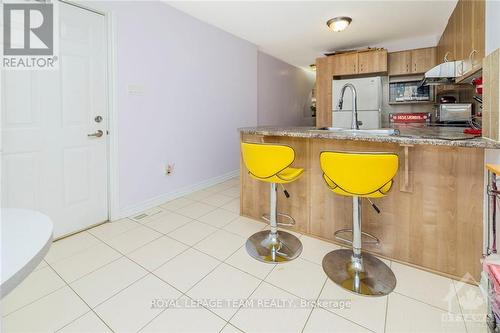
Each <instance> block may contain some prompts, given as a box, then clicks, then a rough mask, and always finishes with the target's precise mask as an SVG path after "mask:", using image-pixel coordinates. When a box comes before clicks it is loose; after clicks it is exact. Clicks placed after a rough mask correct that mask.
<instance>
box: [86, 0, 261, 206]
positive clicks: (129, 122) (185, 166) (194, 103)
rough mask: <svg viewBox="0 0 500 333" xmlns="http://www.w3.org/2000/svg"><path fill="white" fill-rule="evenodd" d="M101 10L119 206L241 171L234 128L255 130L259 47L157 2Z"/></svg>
mask: <svg viewBox="0 0 500 333" xmlns="http://www.w3.org/2000/svg"><path fill="white" fill-rule="evenodd" d="M95 4H96V3H94V5H95ZM99 7H100V8H103V9H107V10H111V11H112V15H113V17H114V20H115V23H116V43H117V52H116V53H117V88H116V89H117V104H118V105H117V109H118V126H119V133H118V135H119V193H120V195H119V196H120V197H119V206H120V209H121V210H122V211H127V212H130V211H131V210H133V207H134V206H138V205H139V206H140V205H141V204H143V203H144V202H148V201H149V202H152V201H154V199H155V198H161V197H166V195H168V194H169V193H175V192H177V191H179V190H182V189H186V188H188V187H190V186H193V185H195V184H199V183H202V182H204V181H207V180H210V179H212V178H214V177H218V176H221V175H225V174H227V173H230V172H232V171H235V170H237V169H239V136H238V133H237V128H238V127H243V126H255V125H256V124H257V112H256V110H257V48H256V46H255V45H253V44H251V43H249V42H247V41H244V40H242V39H239V38H237V37H235V36H233V35H231V34H229V33H226V32H224V31H222V30H219V29H217V28H215V27H213V26H210V25H208V24H205V23H202V22H201V21H198V20H197V19H195V18H192V17H191V16H188V15H186V14H184V13H182V12H180V11H178V10H176V9H174V8H172V7H170V6H168V5H166V4H164V3H161V2H143V1H140V2H139V1H137V2H132V1H129V2H121V1H120V2H100V3H99ZM130 85H136V86H140V87H142V89H143V93H142V94H141V95H133V94H129V86H130ZM166 163H175V171H174V173H173V174H172V175H171V176H165V174H164V168H165V165H166ZM131 207H132V208H131Z"/></svg>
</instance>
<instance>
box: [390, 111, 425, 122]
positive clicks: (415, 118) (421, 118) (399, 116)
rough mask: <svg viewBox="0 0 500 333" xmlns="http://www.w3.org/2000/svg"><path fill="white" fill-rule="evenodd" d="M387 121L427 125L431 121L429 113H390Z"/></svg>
mask: <svg viewBox="0 0 500 333" xmlns="http://www.w3.org/2000/svg"><path fill="white" fill-rule="evenodd" d="M389 121H390V122H391V123H396V124H401V123H428V122H430V121H431V117H430V114H429V113H425V112H418V113H391V114H389Z"/></svg>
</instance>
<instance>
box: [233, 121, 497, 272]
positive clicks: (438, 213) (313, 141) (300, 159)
mask: <svg viewBox="0 0 500 333" xmlns="http://www.w3.org/2000/svg"><path fill="white" fill-rule="evenodd" d="M240 136H241V140H242V141H245V142H263V143H277V144H285V145H289V146H291V147H292V148H293V149H294V150H295V153H296V157H295V161H294V163H293V165H292V166H295V167H301V168H304V169H305V170H306V171H305V173H304V175H303V176H302V177H301V178H300V179H299V180H298V181H295V182H293V183H291V184H287V186H286V187H287V190H288V192H289V193H290V195H291V196H290V198H288V199H287V198H286V197H285V196H284V195H283V194H282V192H281V191H279V194H278V211H282V212H284V213H287V214H290V215H292V216H293V217H294V218H295V220H296V225H295V226H294V227H291V228H292V229H293V230H296V231H298V232H301V233H304V234H308V235H311V236H314V237H318V238H321V239H324V240H327V241H330V242H334V243H337V242H338V241H337V240H336V239H335V237H334V232H335V231H336V230H339V229H343V228H350V227H351V224H352V200H351V198H349V197H342V196H338V195H335V194H334V193H332V192H331V191H330V190H329V189H328V187H327V186H326V184H325V183H324V180H323V177H322V171H321V168H320V164H319V155H320V153H321V152H322V151H353V152H357V151H359V152H370V151H376V152H392V153H396V154H398V156H399V171H398V174H397V175H396V177H395V179H394V180H395V181H394V185H393V188H392V190H391V192H390V193H389V194H388V195H387V196H386V197H384V198H380V199H375V200H374V201H375V203H376V205H377V206H378V207H379V208H380V210H381V212H380V214H379V213H377V212H376V211H375V210H374V209H373V208H372V207H371V205H370V204H369V203H368V202H367V201H366V200H363V203H362V204H363V223H362V230H363V231H365V232H368V233H371V234H374V235H375V236H376V237H378V238H379V239H380V244H378V245H372V244H366V245H363V246H364V249H365V250H367V251H370V252H372V253H375V254H379V255H381V256H384V257H387V258H389V259H392V260H396V261H400V262H404V263H408V264H412V265H415V266H418V267H421V268H424V269H428V270H430V271H433V272H437V273H440V274H442V275H446V276H450V277H453V278H462V277H464V276H465V275H466V274H467V273H469V274H471V275H472V277H473V278H475V279H478V278H479V274H480V271H481V265H480V261H479V260H480V258H481V255H482V250H483V192H484V149H485V148H493V149H496V148H500V144H498V143H496V142H493V141H490V140H487V139H482V138H472V137H471V136H468V135H464V134H463V133H462V131H461V130H460V129H456V128H442V127H436V128H432V127H430V128H427V127H426V128H412V127H406V128H401V129H400V133H399V134H398V135H390V136H387V135H376V134H366V133H362V132H361V133H359V132H358V133H353V132H349V131H326V130H318V129H315V128H312V127H311V128H308V127H253V128H242V129H240ZM268 212H269V189H268V186H267V184H266V183H263V182H260V181H257V180H255V179H253V178H251V177H250V176H249V175H248V171H247V169H246V168H245V166H244V164H243V163H241V214H242V215H244V216H248V217H251V218H255V219H260V218H261V216H262V214H265V213H268ZM339 244H342V243H339Z"/></svg>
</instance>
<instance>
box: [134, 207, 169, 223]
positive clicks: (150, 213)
mask: <svg viewBox="0 0 500 333" xmlns="http://www.w3.org/2000/svg"><path fill="white" fill-rule="evenodd" d="M161 212H163V209H161V208H158V207H155V208H151V209H148V210H146V211H144V212H142V213H140V214H137V215H136V216H133V217H131V219H132V220H134V221H136V222H140V221H142V220H144V219H145V218H146V217H151V216H153V215H156V214H160V213H161Z"/></svg>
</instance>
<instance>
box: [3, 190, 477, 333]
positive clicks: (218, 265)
mask: <svg viewBox="0 0 500 333" xmlns="http://www.w3.org/2000/svg"><path fill="white" fill-rule="evenodd" d="M231 187H232V186H231ZM231 187H228V188H226V189H225V190H228V189H230V188H231ZM225 190H220V191H225ZM220 191H216V192H214V193H213V194H217V193H219V192H220ZM228 197H229V196H228ZM234 199H236V198H234ZM234 199H232V200H234ZM189 200H191V201H193V202H201V203H204V204H206V205H210V206H212V205H211V204H208V203H205V202H202V201H199V200H195V199H191V198H189ZM157 207H161V205H160V206H157ZM212 207H215V208H214V209H213V210H210V211H208V212H206V213H204V214H203V215H201V216H200V217H198V218H191V217H187V216H186V217H187V218H189V219H190V221H189V222H186V223H185V224H183V225H182V226H179V227H177V228H175V229H173V230H171V231H170V232H169V233H167V234H164V233H162V232H159V231H157V230H155V229H153V228H151V227H149V226H148V225H147V224H148V223H149V222H150V221H145V222H136V221H133V220H131V219H130V218H127V219H128V220H131V221H133V222H134V223H136V226H134V227H133V228H131V229H129V230H126V231H124V232H120V233H118V234H116V235H114V236H113V237H110V238H109V239H108V240H103V239H101V238H99V237H98V236H96V235H94V234H92V233H91V232H89V231H88V230H87V231H84V232H88V234H89V235H90V236H91V237H93V238H95V239H96V240H97V241H98V242H99V243H97V244H94V245H92V246H89V247H86V248H85V249H82V250H79V251H77V252H75V253H73V254H72V255H71V256H69V257H67V258H63V259H59V260H57V261H55V262H53V263H52V264H55V263H57V262H60V261H62V260H67V259H69V258H71V257H72V256H74V255H76V254H78V253H81V252H83V251H85V250H88V249H89V248H92V247H93V246H96V245H98V244H100V243H104V244H106V246H107V247H109V248H111V249H113V250H115V251H117V252H118V253H120V254H121V256H120V257H118V258H116V259H114V260H112V261H110V262H108V263H106V264H104V265H102V266H100V267H98V268H96V269H94V270H92V271H91V272H88V273H86V274H84V275H82V276H80V277H78V278H77V279H76V280H74V281H72V282H68V281H66V280H65V279H64V278H62V276H61V275H60V274H59V273H58V272H57V271H56V270H55V268H54V267H53V266H52V264H50V263H48V262H46V264H47V266H48V267H49V268H50V269H51V270H52V271H53V272H55V274H56V275H57V276H59V277H60V278H61V279H62V281H63V282H64V284H65V285H63V286H61V287H60V288H57V289H56V290H53V291H51V292H50V293H48V294H46V295H44V296H41V297H39V298H37V299H36V300H33V301H31V302H30V303H28V304H25V305H23V306H22V307H20V308H19V309H16V310H14V311H12V312H10V313H9V314H7V315H6V316H9V315H11V314H12V313H15V312H17V311H19V310H21V309H23V308H25V307H26V306H28V305H30V304H32V303H34V302H36V301H39V300H40V299H42V298H44V297H46V296H49V295H51V294H53V293H55V292H57V291H58V290H61V289H62V288H64V287H65V286H68V287H69V289H70V290H72V292H74V293H75V294H76V295H77V296H78V297H79V298H80V299H81V300H82V301H83V302H84V303H85V304H86V305H87V306H88V308H89V309H90V311H87V312H85V313H84V314H83V315H81V316H79V317H77V318H76V319H73V320H72V321H71V322H69V323H68V324H65V325H64V326H63V327H61V328H58V330H61V329H63V328H64V327H66V326H68V325H70V324H71V323H73V322H75V321H77V320H78V319H80V318H81V317H83V316H85V315H86V314H88V313H89V312H93V313H94V314H95V315H96V316H97V317H98V318H99V319H100V320H101V321H102V322H103V323H104V324H105V325H106V326H107V327H108V328H109V329H110V330H111V331H112V329H111V328H110V327H109V326H108V325H107V324H106V322H105V321H104V320H103V319H102V318H101V317H99V315H98V314H97V313H96V312H95V311H94V309H95V308H97V307H98V306H100V305H101V304H103V303H105V302H106V301H108V300H109V299H110V298H113V297H114V296H116V295H117V294H119V293H121V292H123V291H124V290H126V289H128V288H129V287H131V286H132V285H134V284H135V283H137V282H139V281H140V280H142V279H144V278H145V277H147V276H148V275H149V274H151V275H152V276H154V277H156V278H158V279H160V280H161V281H162V282H164V283H166V284H167V285H168V286H170V287H172V288H173V289H175V290H176V291H178V292H179V294H180V296H179V297H178V298H177V299H180V298H182V297H184V296H185V297H188V298H190V299H192V298H191V297H190V296H189V295H188V294H187V293H188V292H189V291H191V290H192V289H193V288H194V287H195V286H197V285H199V284H200V283H201V282H202V281H203V280H204V279H205V278H206V277H207V276H208V275H210V274H212V272H213V271H215V270H216V269H218V268H219V267H220V266H221V265H222V264H226V265H228V266H230V267H232V268H234V269H236V270H238V271H241V272H243V273H245V274H248V275H250V276H252V277H254V278H256V279H258V280H260V281H259V283H258V285H257V287H256V288H255V289H254V290H253V291H252V292H251V293H250V295H249V296H248V297H247V298H246V299H247V300H248V299H249V298H250V297H251V296H252V295H254V294H255V292H256V291H257V290H258V288H260V287H261V286H262V284H263V283H267V284H269V285H271V286H273V287H276V288H277V289H279V290H282V291H284V292H286V293H288V294H290V295H293V296H294V297H297V298H299V299H304V298H303V297H300V296H298V295H295V294H294V293H293V292H290V291H288V290H285V289H283V288H281V287H280V286H277V285H274V284H273V283H270V282H268V281H266V279H267V278H268V277H269V275H270V274H271V273H272V272H273V271H274V270H275V269H276V267H277V265H276V264H275V265H274V266H273V267H272V269H271V270H270V271H269V272H268V273H267V274H266V275H265V277H264V278H260V277H258V276H255V275H253V274H251V273H249V272H247V271H245V270H243V269H240V268H238V267H235V266H233V265H232V264H230V263H228V262H227V261H228V260H229V259H230V258H231V257H232V256H233V255H235V253H236V252H238V251H240V250H241V249H242V248H244V246H245V244H243V245H241V246H239V247H238V248H237V249H236V250H235V251H233V252H232V253H231V254H230V255H228V256H226V257H225V258H224V259H222V260H221V259H219V258H216V257H214V256H212V255H210V254H208V253H205V252H204V251H203V250H201V249H198V248H195V246H196V245H198V244H199V243H201V242H203V241H204V240H206V239H207V238H209V237H211V236H212V235H213V234H214V233H216V232H218V231H220V230H223V231H226V232H229V233H231V234H234V235H237V236H240V237H243V238H246V237H247V236H242V235H241V234H238V233H235V232H232V231H229V230H226V229H224V228H225V227H227V226H228V225H229V224H231V223H233V222H234V221H236V220H237V219H238V218H239V217H235V218H234V219H232V220H230V221H229V222H228V223H226V224H224V225H223V226H214V225H212V224H210V223H206V222H203V221H200V220H199V219H200V218H202V217H203V216H205V215H207V214H210V213H213V212H214V211H216V210H218V209H223V210H225V211H228V212H231V213H234V212H232V211H230V210H226V209H224V208H222V207H221V206H219V207H216V206H212ZM161 208H162V209H163V210H165V211H167V212H172V213H175V214H179V215H181V216H185V215H182V214H180V213H178V212H177V211H175V210H171V209H166V208H163V207H161ZM235 214H237V213H235ZM252 220H253V219H252ZM195 221H196V222H199V223H202V224H205V225H208V226H210V227H212V228H214V230H213V231H212V232H210V233H209V234H207V235H206V236H205V237H203V238H201V239H200V240H198V241H197V242H196V243H193V244H192V245H190V244H186V243H184V242H182V241H179V240H177V239H175V238H174V237H172V236H170V233H172V232H174V231H175V230H177V229H179V228H182V227H184V226H186V225H188V224H190V223H193V222H195ZM260 223H262V222H260ZM139 226H143V227H146V228H148V229H150V230H153V231H155V232H158V233H159V234H160V235H159V236H158V237H156V238H154V239H152V240H151V241H148V242H147V243H145V244H143V245H141V246H139V247H138V248H135V249H134V250H132V251H128V252H127V253H124V252H121V251H120V250H118V249H116V248H114V247H113V246H111V245H110V244H108V243H107V242H108V241H109V240H110V239H114V238H116V237H118V236H120V235H122V234H123V233H126V232H129V231H132V230H134V229H135V228H138V227H139ZM266 227H267V225H266V224H265V225H264V227H263V228H262V229H261V230H265V228H266ZM284 230H286V229H284ZM299 234H300V236H303V234H301V233H299ZM162 237H167V238H169V239H171V240H174V241H176V242H179V243H181V244H183V245H185V246H186V248H185V249H183V250H182V251H181V252H179V253H177V254H176V255H175V256H173V257H172V258H169V259H168V260H167V261H165V262H164V263H162V264H161V265H160V266H158V267H157V268H155V269H153V270H149V269H148V268H146V267H144V266H142V265H141V264H140V263H138V262H136V261H135V260H133V259H132V258H130V257H128V256H129V255H130V254H131V253H133V252H135V251H137V250H139V249H140V248H142V247H145V246H147V245H148V244H150V243H152V242H154V241H156V240H158V239H160V238H162ZM190 249H193V250H195V251H199V252H201V253H203V254H205V255H207V256H209V257H211V258H214V259H216V260H217V265H216V266H215V267H214V268H213V269H211V270H210V271H209V272H208V273H206V274H205V275H204V276H203V277H202V278H200V279H199V280H198V281H197V282H196V283H195V284H194V285H193V286H191V287H190V288H189V289H187V291H186V292H182V291H181V290H179V289H177V288H176V287H175V286H173V285H171V284H170V283H168V282H167V281H164V280H163V279H162V278H161V277H159V276H157V275H156V274H155V273H154V271H156V270H158V269H159V268H160V267H162V266H164V265H165V264H167V263H168V262H170V261H171V260H173V259H175V258H177V257H178V256H180V255H182V254H183V253H185V252H186V251H188V250H190ZM124 257H125V258H127V259H128V260H130V261H132V262H133V263H135V264H137V265H138V266H139V267H141V268H143V269H144V270H145V271H146V272H147V273H146V274H145V275H144V276H142V277H140V278H139V279H137V280H135V281H133V282H131V283H130V284H128V285H127V286H126V287H124V288H122V289H120V290H119V291H117V292H116V293H114V294H113V295H111V296H110V297H108V298H106V299H105V300H104V301H102V302H100V303H99V304H97V305H96V306H94V307H93V308H92V307H90V305H89V304H88V303H87V302H85V300H84V299H83V298H82V297H81V296H80V295H79V294H78V293H77V292H76V291H75V290H74V289H73V288H72V286H71V285H70V283H71V284H73V283H74V282H76V281H79V280H80V279H82V278H84V277H86V276H88V275H90V274H92V273H94V272H95V271H98V270H100V269H102V268H104V267H106V266H107V265H109V264H112V263H113V262H115V261H118V260H120V259H121V258H124ZM299 258H300V259H301V260H304V261H306V262H309V263H311V264H314V265H317V266H321V265H320V264H318V263H316V262H314V261H312V260H309V259H306V258H302V257H299ZM299 258H298V259H299ZM391 264H392V262H391ZM43 268H44V267H42V268H40V269H43ZM327 282H328V278H326V279H325V281H324V282H323V285H322V287H321V290H320V292H319V294H318V297H317V298H316V301H317V300H318V299H319V298H320V296H321V294H322V292H323V291H324V288H325V286H326V283H327ZM451 283H453V290H454V291H455V297H457V300H458V304H459V313H460V314H461V315H462V319H463V318H464V314H463V309H462V305H461V303H460V299H459V298H458V294H457V290H456V285H455V283H454V282H453V281H451ZM394 293H395V294H398V295H401V296H403V297H406V298H408V299H410V300H412V301H417V302H419V303H421V304H424V305H426V306H430V307H432V308H434V309H437V310H439V311H447V310H445V309H442V308H440V307H438V306H435V305H433V304H429V303H426V302H424V301H421V300H419V299H416V298H413V297H410V296H407V295H405V294H402V293H400V292H394ZM202 307H203V308H204V309H206V310H208V311H210V312H211V313H213V314H214V315H216V316H217V317H219V318H221V319H222V320H223V321H225V325H224V326H223V327H222V329H221V331H222V330H224V328H226V327H227V326H228V325H233V326H235V325H234V324H233V323H231V320H233V319H234V317H235V316H236V315H237V313H238V312H239V311H241V309H242V306H240V307H239V308H238V309H237V310H236V312H235V313H234V314H233V315H232V316H231V317H230V318H229V319H228V320H226V319H224V318H222V317H220V316H219V315H218V314H217V313H215V312H213V311H212V310H211V309H209V308H206V307H205V306H203V305H202ZM318 307H319V308H322V309H324V310H326V311H328V312H329V313H331V314H333V315H335V316H338V317H341V318H343V319H345V320H347V321H349V322H351V323H353V324H355V325H357V326H359V327H363V328H365V329H368V328H366V327H364V326H363V325H360V324H359V323H356V322H354V321H352V320H350V319H348V318H346V317H344V316H342V315H340V314H337V313H335V312H332V311H330V310H329V309H327V308H325V307H323V306H320V305H319V306H317V305H316V304H315V306H313V307H312V309H311V311H310V312H309V314H308V316H307V319H306V321H305V323H304V326H303V327H302V332H303V331H304V330H305V329H306V327H307V324H308V322H309V320H310V318H311V316H312V313H313V311H314V309H316V308H318ZM388 308H389V297H387V299H386V303H385V316H384V332H385V331H386V329H387V317H388ZM166 310H168V308H165V309H163V311H161V312H160V313H158V314H157V315H156V316H155V317H154V318H152V319H151V320H150V321H149V322H148V323H146V324H145V325H144V326H143V327H141V329H140V330H143V329H144V328H145V327H146V326H147V325H149V324H150V323H151V322H152V321H154V320H155V319H156V318H157V317H158V316H160V315H161V314H163V313H164V312H165V311H166ZM457 314H458V313H457ZM462 324H463V325H464V326H465V329H466V331H467V330H468V328H467V325H465V321H464V319H463V320H462ZM235 327H236V326H235ZM237 329H240V328H238V327H237ZM240 330H241V329H240ZM368 330H369V329H368ZM370 331H371V330H370Z"/></svg>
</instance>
